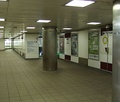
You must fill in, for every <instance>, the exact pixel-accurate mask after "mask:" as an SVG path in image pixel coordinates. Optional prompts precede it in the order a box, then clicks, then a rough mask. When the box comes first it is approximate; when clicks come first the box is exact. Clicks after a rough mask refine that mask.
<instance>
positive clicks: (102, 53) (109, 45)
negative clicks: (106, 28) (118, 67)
mask: <svg viewBox="0 0 120 102" xmlns="http://www.w3.org/2000/svg"><path fill="white" fill-rule="evenodd" d="M104 37H107V39H108V41H107V43H106V44H105V43H103V38H104ZM104 40H106V38H105V39H104ZM112 43H113V35H112V33H109V32H104V35H102V36H100V50H99V51H100V61H102V62H108V63H112V49H113V44H112ZM105 48H108V49H109V53H108V54H107V52H106V51H105Z"/></svg>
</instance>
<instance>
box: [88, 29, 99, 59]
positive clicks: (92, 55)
mask: <svg viewBox="0 0 120 102" xmlns="http://www.w3.org/2000/svg"><path fill="white" fill-rule="evenodd" d="M88 57H89V59H94V60H99V31H94V32H89V34H88Z"/></svg>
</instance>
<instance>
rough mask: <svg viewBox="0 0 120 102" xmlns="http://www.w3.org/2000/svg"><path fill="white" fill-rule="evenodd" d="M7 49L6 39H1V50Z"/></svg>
mask: <svg viewBox="0 0 120 102" xmlns="http://www.w3.org/2000/svg"><path fill="white" fill-rule="evenodd" d="M4 49H5V39H0V50H4Z"/></svg>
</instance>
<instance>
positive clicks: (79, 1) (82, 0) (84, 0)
mask: <svg viewBox="0 0 120 102" xmlns="http://www.w3.org/2000/svg"><path fill="white" fill-rule="evenodd" d="M94 2H95V1H91V0H72V1H70V2H69V3H67V4H66V5H65V6H75V7H85V6H88V5H90V4H92V3H94Z"/></svg>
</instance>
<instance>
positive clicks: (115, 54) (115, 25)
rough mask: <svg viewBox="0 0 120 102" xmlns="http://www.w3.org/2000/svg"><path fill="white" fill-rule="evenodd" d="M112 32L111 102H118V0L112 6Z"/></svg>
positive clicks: (119, 91)
mask: <svg viewBox="0 0 120 102" xmlns="http://www.w3.org/2000/svg"><path fill="white" fill-rule="evenodd" d="M118 4H119V5H118ZM113 31H114V32H115V33H114V34H113V72H112V75H113V81H112V86H113V87H112V89H113V91H112V102H120V0H115V1H114V5H113Z"/></svg>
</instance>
